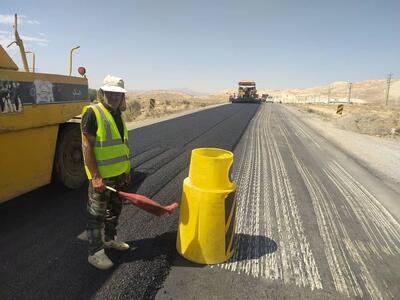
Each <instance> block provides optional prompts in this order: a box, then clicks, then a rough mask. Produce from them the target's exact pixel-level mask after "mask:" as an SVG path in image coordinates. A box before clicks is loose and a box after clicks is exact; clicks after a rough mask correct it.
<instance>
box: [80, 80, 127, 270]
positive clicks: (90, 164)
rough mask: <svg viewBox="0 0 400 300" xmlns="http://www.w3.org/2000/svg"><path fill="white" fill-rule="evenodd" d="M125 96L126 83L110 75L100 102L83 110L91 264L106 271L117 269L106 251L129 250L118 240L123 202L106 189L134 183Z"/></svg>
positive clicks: (83, 148)
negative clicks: (131, 173)
mask: <svg viewBox="0 0 400 300" xmlns="http://www.w3.org/2000/svg"><path fill="white" fill-rule="evenodd" d="M125 93H126V90H125V89H124V82H123V80H122V79H121V78H118V77H113V76H110V75H108V76H107V77H106V78H105V79H104V85H103V86H102V87H101V88H100V89H99V91H98V101H99V102H98V103H94V104H92V105H89V106H86V107H84V108H83V111H82V121H81V130H82V152H83V157H84V162H85V170H86V174H87V176H88V178H89V189H88V201H87V217H88V223H87V236H88V241H89V249H88V250H89V251H88V252H89V253H88V262H89V263H90V264H91V265H93V266H95V267H96V268H98V269H102V270H106V269H109V268H111V267H112V266H113V262H112V261H111V260H110V259H109V258H108V256H107V255H106V254H105V252H104V248H114V249H117V250H121V251H124V250H128V249H129V245H128V244H126V243H124V242H122V241H119V240H118V239H117V238H116V235H117V230H116V227H117V225H118V218H119V215H120V214H121V209H122V200H121V199H120V198H119V197H118V196H117V194H116V193H114V192H111V191H109V190H107V189H105V186H106V185H108V186H111V187H113V188H116V189H123V188H124V187H126V186H127V185H128V183H129V181H130V170H131V166H130V161H129V146H128V131H127V129H126V125H125V122H124V120H123V119H122V116H121V111H123V110H125V108H126V103H125ZM103 228H104V239H103V234H102V230H103Z"/></svg>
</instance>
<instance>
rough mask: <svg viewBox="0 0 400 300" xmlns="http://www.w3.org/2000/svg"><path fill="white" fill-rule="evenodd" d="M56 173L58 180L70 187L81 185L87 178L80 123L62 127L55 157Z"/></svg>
mask: <svg viewBox="0 0 400 300" xmlns="http://www.w3.org/2000/svg"><path fill="white" fill-rule="evenodd" d="M54 175H55V177H56V180H57V181H59V182H61V183H62V184H63V185H65V186H66V187H67V188H70V189H76V188H79V187H81V186H82V185H83V184H84V183H85V182H86V180H87V178H86V174H85V169H84V163H83V156H82V138H81V131H80V127H79V124H76V123H70V124H66V125H64V126H62V127H60V132H59V134H58V139H57V148H56V154H55V158H54Z"/></svg>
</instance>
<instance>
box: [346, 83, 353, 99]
mask: <svg viewBox="0 0 400 300" xmlns="http://www.w3.org/2000/svg"><path fill="white" fill-rule="evenodd" d="M352 86H353V83H352V82H349V98H348V99H347V102H348V103H350V100H351V87H352Z"/></svg>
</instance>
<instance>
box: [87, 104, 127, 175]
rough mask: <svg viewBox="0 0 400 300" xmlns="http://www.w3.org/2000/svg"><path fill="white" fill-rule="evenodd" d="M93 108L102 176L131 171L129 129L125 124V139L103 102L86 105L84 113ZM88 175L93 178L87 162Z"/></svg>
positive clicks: (96, 145) (99, 167)
mask: <svg viewBox="0 0 400 300" xmlns="http://www.w3.org/2000/svg"><path fill="white" fill-rule="evenodd" d="M89 107H90V108H91V109H92V110H93V112H94V114H95V115H96V121H97V132H96V143H95V145H94V155H95V157H96V162H97V169H98V170H99V173H100V176H101V177H102V178H110V177H114V176H118V175H121V174H124V173H129V171H130V169H131V164H130V161H129V147H128V130H127V129H126V125H125V122H124V121H122V123H123V124H124V141H122V139H121V135H120V133H119V131H118V127H117V125H116V124H115V121H114V118H113V117H112V115H111V114H110V112H109V111H108V110H107V109H106V108H105V107H104V105H103V104H102V103H97V104H94V105H88V106H85V107H84V108H83V110H82V115H83V114H84V113H85V112H86V111H87V109H88V108H89ZM85 171H86V175H87V177H88V178H89V180H90V179H92V175H91V174H90V171H89V168H88V167H87V165H86V162H85Z"/></svg>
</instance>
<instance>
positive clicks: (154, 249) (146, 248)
mask: <svg viewBox="0 0 400 300" xmlns="http://www.w3.org/2000/svg"><path fill="white" fill-rule="evenodd" d="M175 243H176V231H171V232H165V233H163V234H161V235H157V236H155V237H152V238H145V239H139V240H134V241H128V244H129V245H130V249H129V250H128V251H125V252H119V251H115V250H112V249H107V250H106V252H107V254H108V255H109V256H110V258H111V260H112V261H113V262H114V264H115V265H119V264H122V263H127V262H134V261H138V260H143V261H146V260H147V261H152V260H154V259H156V258H159V257H165V258H166V260H167V261H169V262H172V260H173V259H174V258H175V256H176V254H177V253H176V250H175V249H176V247H175Z"/></svg>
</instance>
